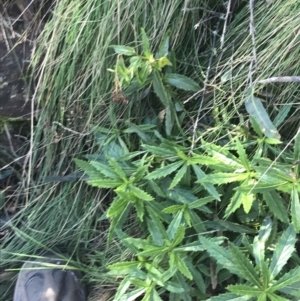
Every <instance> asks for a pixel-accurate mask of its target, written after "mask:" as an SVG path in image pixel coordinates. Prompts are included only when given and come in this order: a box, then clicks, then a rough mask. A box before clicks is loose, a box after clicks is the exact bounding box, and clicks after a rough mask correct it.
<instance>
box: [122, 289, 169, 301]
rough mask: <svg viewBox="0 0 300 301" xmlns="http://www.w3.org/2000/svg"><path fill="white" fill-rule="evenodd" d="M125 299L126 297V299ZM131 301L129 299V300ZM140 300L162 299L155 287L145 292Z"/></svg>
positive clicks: (159, 300) (154, 300)
mask: <svg viewBox="0 0 300 301" xmlns="http://www.w3.org/2000/svg"><path fill="white" fill-rule="evenodd" d="M126 301H127V299H126ZM129 301H131V300H129ZM142 301H163V300H162V299H161V298H160V296H159V294H158V292H157V291H156V290H155V289H151V290H150V291H149V292H147V293H146V294H145V296H144V298H143V299H142Z"/></svg>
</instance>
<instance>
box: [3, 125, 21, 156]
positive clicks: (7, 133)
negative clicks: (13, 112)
mask: <svg viewBox="0 0 300 301" xmlns="http://www.w3.org/2000/svg"><path fill="white" fill-rule="evenodd" d="M4 130H5V133H6V136H7V140H8V144H9V148H10V151H11V152H12V154H13V155H14V157H15V158H17V157H18V156H17V154H16V152H15V150H14V146H13V144H12V141H11V135H10V132H9V130H8V127H7V124H6V123H4Z"/></svg>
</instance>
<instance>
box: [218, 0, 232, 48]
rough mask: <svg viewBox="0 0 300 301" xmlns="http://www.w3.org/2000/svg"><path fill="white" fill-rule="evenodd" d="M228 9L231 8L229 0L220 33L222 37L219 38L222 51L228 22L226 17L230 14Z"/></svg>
mask: <svg viewBox="0 0 300 301" xmlns="http://www.w3.org/2000/svg"><path fill="white" fill-rule="evenodd" d="M230 7H231V0H229V1H228V4H227V11H226V16H225V21H224V26H223V32H222V36H221V39H220V40H221V46H220V47H221V49H223V46H224V42H225V34H226V28H227V22H228V17H229V14H230Z"/></svg>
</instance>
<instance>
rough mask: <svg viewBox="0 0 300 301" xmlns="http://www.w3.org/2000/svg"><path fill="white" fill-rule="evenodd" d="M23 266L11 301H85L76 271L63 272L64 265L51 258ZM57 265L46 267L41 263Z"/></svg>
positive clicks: (79, 277) (26, 263)
mask: <svg viewBox="0 0 300 301" xmlns="http://www.w3.org/2000/svg"><path fill="white" fill-rule="evenodd" d="M39 261H40V262H39V263H38V262H34V261H33V262H32V261H27V262H25V263H24V264H23V266H22V269H21V271H20V273H19V275H18V279H17V283H16V286H15V292H14V298H13V301H86V294H85V290H84V288H83V286H82V285H81V283H80V279H81V274H80V273H79V272H78V271H73V270H63V269H62V268H59V266H61V265H63V264H64V263H63V262H61V261H58V260H54V259H52V258H46V259H45V260H39ZM41 261H42V262H45V263H51V264H52V265H53V264H55V265H57V268H55V267H53V266H50V267H46V265H43V263H42V262H41Z"/></svg>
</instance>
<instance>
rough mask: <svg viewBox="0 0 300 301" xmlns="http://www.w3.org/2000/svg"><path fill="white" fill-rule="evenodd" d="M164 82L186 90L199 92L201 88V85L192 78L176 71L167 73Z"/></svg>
mask: <svg viewBox="0 0 300 301" xmlns="http://www.w3.org/2000/svg"><path fill="white" fill-rule="evenodd" d="M164 82H165V83H166V84H169V85H171V86H174V87H176V88H178V89H182V90H185V91H192V92H197V91H199V90H200V89H201V87H200V86H199V85H198V84H197V83H196V82H195V81H194V80H192V79H191V78H189V77H187V76H185V75H181V74H176V73H168V74H166V76H165V77H164Z"/></svg>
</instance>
